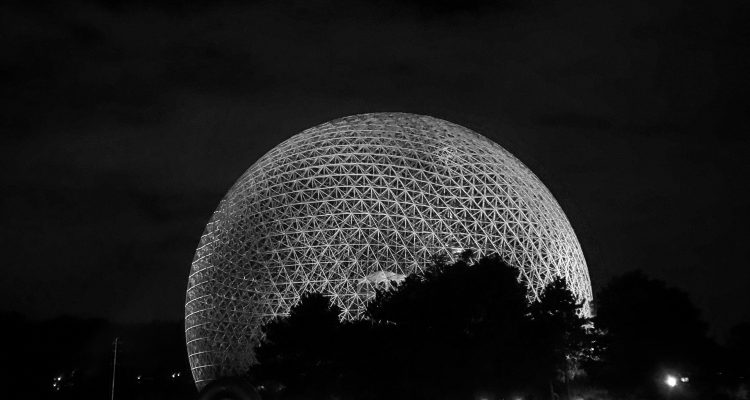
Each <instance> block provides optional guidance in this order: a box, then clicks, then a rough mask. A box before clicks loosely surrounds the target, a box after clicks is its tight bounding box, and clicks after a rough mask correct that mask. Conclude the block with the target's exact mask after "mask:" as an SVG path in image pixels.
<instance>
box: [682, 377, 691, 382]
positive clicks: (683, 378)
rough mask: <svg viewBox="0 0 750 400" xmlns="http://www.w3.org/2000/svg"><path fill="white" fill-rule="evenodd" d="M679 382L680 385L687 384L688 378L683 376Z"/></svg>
mask: <svg viewBox="0 0 750 400" xmlns="http://www.w3.org/2000/svg"><path fill="white" fill-rule="evenodd" d="M680 382H682V383H688V382H690V378H688V377H687V376H683V377H682V378H680Z"/></svg>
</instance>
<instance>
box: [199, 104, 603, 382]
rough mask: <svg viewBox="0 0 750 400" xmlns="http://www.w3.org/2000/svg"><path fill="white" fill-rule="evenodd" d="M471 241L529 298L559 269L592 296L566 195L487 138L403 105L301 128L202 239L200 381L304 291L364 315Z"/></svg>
mask: <svg viewBox="0 0 750 400" xmlns="http://www.w3.org/2000/svg"><path fill="white" fill-rule="evenodd" d="M462 249H473V250H476V251H478V253H479V254H480V255H481V254H488V253H499V254H500V255H501V256H502V257H503V259H505V260H506V261H507V262H508V263H509V264H510V265H513V266H515V267H517V268H518V269H519V273H520V275H519V278H520V279H521V280H523V281H524V282H525V283H527V284H528V287H529V296H530V298H534V297H536V296H538V294H539V292H540V290H541V289H542V288H543V287H544V286H545V285H546V283H548V282H549V281H550V280H552V279H553V278H554V277H556V276H562V277H565V278H566V279H567V281H568V282H569V284H570V288H571V289H572V291H573V292H574V293H575V294H576V295H577V296H578V297H579V299H581V300H585V301H586V302H588V301H589V300H590V299H591V284H590V282H589V276H588V270H587V268H586V261H585V259H584V257H583V253H582V252H581V247H580V245H579V244H578V240H577V239H576V236H575V233H574V232H573V229H572V228H571V226H570V223H569V222H568V220H567V218H566V217H565V214H564V213H563V211H562V210H561V209H560V206H559V205H558V204H557V202H556V201H555V199H554V197H552V194H551V193H550V192H549V190H547V188H546V187H545V186H544V185H543V184H542V182H540V181H539V179H538V178H537V177H536V176H535V175H534V174H533V173H532V172H531V171H530V170H529V169H528V168H526V166H524V165H523V164H522V163H521V162H520V161H519V160H518V159H516V158H515V157H513V155H511V154H510V153H509V152H507V151H506V150H505V149H503V148H502V147H500V146H499V145H497V144H495V143H494V142H492V141H490V140H489V139H487V138H485V137H483V136H481V135H478V134H476V133H474V132H472V131H470V130H469V129H466V128H464V127H461V126H459V125H455V124H452V123H450V122H446V121H443V120H440V119H436V118H432V117H427V116H420V115H412V114H401V113H381V114H363V115H354V116H350V117H345V118H341V119H337V120H334V121H331V122H327V123H325V124H322V125H319V126H316V127H314V128H311V129H308V130H306V131H304V132H302V133H300V134H298V135H295V136H293V137H291V138H290V139H288V140H286V141H285V142H283V143H281V144H280V145H278V146H276V147H275V148H274V149H272V150H271V151H269V152H268V153H267V154H266V155H264V156H263V157H261V158H260V159H259V160H258V161H257V162H256V163H255V164H253V166H251V167H250V169H248V170H247V171H246V172H245V173H244V174H243V175H242V176H241V177H240V178H239V180H237V182H236V183H235V184H234V186H233V187H232V188H231V189H230V190H229V193H227V195H226V196H225V197H224V199H223V200H222V201H221V202H220V203H219V206H218V208H217V209H216V211H215V212H214V214H213V217H212V218H211V220H210V222H209V223H208V225H207V226H206V230H205V232H204V234H203V236H202V237H201V240H200V244H199V245H198V249H197V250H196V253H195V259H194V260H193V265H192V270H191V273H190V279H189V284H188V290H187V299H186V304H185V325H186V338H187V347H188V354H189V358H190V365H191V367H192V371H193V377H194V378H195V381H196V384H197V385H198V386H199V387H201V386H203V385H204V384H205V383H207V382H208V381H210V380H212V379H214V378H216V377H220V376H225V375H232V374H235V373H242V372H244V371H247V369H248V368H249V367H250V365H251V364H252V363H253V362H254V347H255V346H256V345H257V344H258V343H259V340H260V338H261V336H262V331H261V328H262V326H263V324H264V323H265V322H267V321H269V320H270V319H272V318H274V317H275V316H278V315H285V314H287V313H288V311H289V309H290V307H292V306H293V305H294V304H295V303H296V302H297V301H298V300H299V298H300V295H302V294H303V293H306V292H321V293H324V294H325V295H327V296H329V297H330V299H331V301H332V302H333V303H335V304H336V305H338V306H339V307H341V309H342V310H343V314H342V315H341V317H342V318H344V319H351V318H356V317H357V316H359V315H360V314H361V313H362V311H363V309H364V306H365V303H366V302H367V300H368V299H370V298H371V297H372V296H373V291H374V287H375V286H377V285H388V284H390V282H392V281H394V280H399V279H402V278H403V277H404V276H406V275H408V274H411V273H413V272H418V271H422V270H423V269H424V268H425V267H426V266H427V265H428V264H429V263H430V260H431V259H432V257H434V256H435V255H437V254H441V253H444V254H448V255H449V256H452V255H454V254H456V253H457V252H459V251H461V250H462ZM587 304H588V303H587Z"/></svg>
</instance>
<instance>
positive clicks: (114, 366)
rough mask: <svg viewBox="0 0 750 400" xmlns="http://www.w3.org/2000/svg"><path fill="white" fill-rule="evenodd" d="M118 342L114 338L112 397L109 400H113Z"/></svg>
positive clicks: (117, 339)
mask: <svg viewBox="0 0 750 400" xmlns="http://www.w3.org/2000/svg"><path fill="white" fill-rule="evenodd" d="M119 340H120V338H119V337H116V338H115V343H114V344H115V357H114V361H113V362H112V397H111V399H110V400H115V372H117V342H118V341H119Z"/></svg>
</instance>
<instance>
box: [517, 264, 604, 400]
mask: <svg viewBox="0 0 750 400" xmlns="http://www.w3.org/2000/svg"><path fill="white" fill-rule="evenodd" d="M582 307H583V302H582V301H579V300H577V299H576V298H575V296H574V295H573V293H572V292H571V291H570V290H569V289H568V284H567V282H566V281H565V279H564V278H561V277H557V278H555V279H553V280H552V281H551V282H550V283H549V284H547V286H546V287H545V289H544V291H543V292H542V294H541V295H540V298H539V301H536V302H533V303H532V304H531V305H530V307H529V308H530V314H531V318H532V321H533V328H534V330H535V332H537V335H539V337H540V339H541V340H540V341H539V345H538V346H539V347H538V348H537V351H536V353H537V354H538V355H539V356H540V358H542V359H541V360H540V362H539V366H540V367H547V368H549V370H547V371H546V373H545V375H547V376H550V375H556V378H557V379H558V380H560V381H562V382H563V383H565V384H566V389H567V383H568V382H569V381H571V380H572V379H574V378H575V377H577V376H578V375H581V374H583V371H582V365H583V364H584V363H586V362H588V361H590V360H592V359H594V358H595V344H594V342H595V340H596V338H597V336H596V333H595V332H594V330H593V327H592V325H591V322H590V320H589V319H588V318H586V317H584V316H582V315H581V309H582ZM566 392H567V390H566Z"/></svg>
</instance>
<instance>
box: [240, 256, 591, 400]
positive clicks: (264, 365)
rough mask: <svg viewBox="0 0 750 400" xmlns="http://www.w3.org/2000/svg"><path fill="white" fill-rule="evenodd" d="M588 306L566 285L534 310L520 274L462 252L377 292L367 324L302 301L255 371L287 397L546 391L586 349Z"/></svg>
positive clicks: (273, 328) (317, 300) (271, 330)
mask: <svg viewBox="0 0 750 400" xmlns="http://www.w3.org/2000/svg"><path fill="white" fill-rule="evenodd" d="M580 306H581V305H580V304H579V303H577V302H576V301H575V298H574V297H573V295H572V294H571V293H570V291H568V289H567V285H566V284H565V282H564V281H563V280H555V281H554V282H553V284H552V285H551V286H550V287H549V288H548V289H547V290H545V294H544V295H543V296H542V298H541V299H540V302H539V303H535V304H533V305H530V304H529V301H528V299H527V289H526V287H525V286H524V284H523V283H521V282H519V280H518V270H517V269H515V268H513V267H510V266H508V265H507V264H506V263H505V262H503V261H502V260H501V259H500V258H499V257H484V258H482V259H480V260H478V261H476V262H474V261H473V257H472V255H471V254H464V257H462V258H461V259H460V260H459V261H457V262H456V263H453V264H448V263H447V262H446V261H445V260H436V262H435V265H433V266H432V267H430V268H428V269H427V270H426V271H425V272H424V273H421V274H414V275H411V276H409V277H407V278H406V279H405V280H404V281H403V282H402V283H400V284H399V285H398V286H397V288H396V289H395V290H386V289H383V290H378V291H377V293H376V296H375V299H374V300H373V301H372V302H371V303H370V304H369V305H368V307H367V310H366V312H365V316H366V318H364V319H362V320H358V321H354V322H347V323H338V321H337V319H336V315H337V313H338V310H337V309H336V308H331V307H329V306H328V302H327V300H326V299H325V298H324V297H322V296H320V295H317V296H307V297H305V298H303V300H302V301H301V303H300V304H299V305H298V306H297V307H295V308H293V310H292V312H291V315H290V316H289V317H288V318H286V319H279V320H278V321H276V322H274V323H272V324H270V325H269V326H268V328H267V331H266V333H267V343H266V344H264V345H263V346H262V347H261V348H260V349H259V351H258V355H259V361H260V365H258V367H257V368H256V371H255V373H254V375H255V378H256V380H258V379H259V380H264V381H266V382H268V381H275V382H278V383H280V384H281V385H283V386H284V387H285V388H286V389H284V390H283V391H281V392H279V394H280V395H281V396H280V397H283V398H295V396H300V397H301V396H302V395H303V394H304V395H305V396H306V397H307V398H330V397H331V396H338V397H341V398H358V399H386V398H388V399H397V398H405V399H406V398H408V399H440V398H473V397H478V396H482V397H484V395H490V394H492V395H495V396H511V395H521V394H537V395H543V394H544V393H547V391H548V387H549V383H550V382H551V381H553V380H555V379H556V377H557V374H558V371H559V370H566V368H568V367H569V366H570V365H573V364H572V361H571V360H577V357H579V354H580V352H581V348H583V347H585V343H584V342H585V341H584V339H585V335H584V334H585V331H584V330H583V328H582V325H583V323H584V322H585V320H584V319H582V318H581V317H579V309H580Z"/></svg>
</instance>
